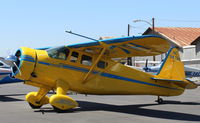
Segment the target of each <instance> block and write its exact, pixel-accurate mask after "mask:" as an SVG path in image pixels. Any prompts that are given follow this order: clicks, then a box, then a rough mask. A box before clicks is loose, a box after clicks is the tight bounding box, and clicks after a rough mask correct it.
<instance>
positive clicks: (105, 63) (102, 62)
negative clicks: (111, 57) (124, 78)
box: [97, 61, 108, 69]
mask: <svg viewBox="0 0 200 123" xmlns="http://www.w3.org/2000/svg"><path fill="white" fill-rule="evenodd" d="M107 66H108V63H107V62H104V61H99V62H98V63H97V67H98V68H103V69H104V68H106V67H107Z"/></svg>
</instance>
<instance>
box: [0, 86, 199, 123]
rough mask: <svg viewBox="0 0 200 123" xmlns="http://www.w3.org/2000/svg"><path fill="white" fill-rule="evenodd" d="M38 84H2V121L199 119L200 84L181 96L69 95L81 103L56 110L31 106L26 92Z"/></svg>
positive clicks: (184, 122)
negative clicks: (160, 100)
mask: <svg viewBox="0 0 200 123" xmlns="http://www.w3.org/2000/svg"><path fill="white" fill-rule="evenodd" d="M37 90H38V89H37V88H34V87H32V86H28V85H24V84H22V83H14V84H5V85H0V123H133V122H134V123H169V122H170V123H179V122H180V123H188V122H200V88H197V89H194V90H187V91H185V93H184V94H183V95H181V96H176V97H162V98H163V99H164V100H165V102H164V103H163V104H157V103H156V102H154V101H155V100H156V98H157V97H156V96H138V95H131V96H123V95H119V96H99V95H84V94H77V95H69V96H70V97H72V98H74V99H75V100H76V101H77V102H78V103H79V107H77V108H75V109H72V110H70V111H67V112H64V113H57V112H55V111H54V110H53V108H52V107H51V105H44V106H43V107H42V108H41V109H31V108H30V106H29V105H28V103H27V102H26V101H25V95H26V94H27V93H28V92H31V91H37Z"/></svg>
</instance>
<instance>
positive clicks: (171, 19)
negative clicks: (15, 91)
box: [0, 0, 200, 56]
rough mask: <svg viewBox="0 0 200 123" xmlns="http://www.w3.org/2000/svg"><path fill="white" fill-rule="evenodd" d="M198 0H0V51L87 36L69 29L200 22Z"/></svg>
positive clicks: (138, 29) (112, 32)
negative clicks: (78, 34)
mask: <svg viewBox="0 0 200 123" xmlns="http://www.w3.org/2000/svg"><path fill="white" fill-rule="evenodd" d="M199 5H200V1H199V0H167V1H161V0H98V1H97V0H4V1H3V0H1V1H0V42H1V46H0V56H6V55H7V54H9V53H14V52H15V50H17V49H18V48H19V47H21V46H26V47H31V48H38V47H48V46H59V45H67V44H72V43H78V42H84V41H87V40H85V39H82V38H79V37H76V36H73V35H70V34H67V33H65V30H72V31H73V32H76V33H80V34H83V35H86V36H89V37H92V38H96V39H98V38H99V37H100V36H116V37H118V36H122V35H124V36H125V35H127V24H131V26H132V28H131V35H140V34H141V33H142V32H144V30H145V29H147V28H148V27H149V25H148V24H146V23H144V22H137V23H134V22H132V21H133V20H136V19H142V20H146V21H149V22H151V18H152V17H154V18H155V26H159V27H199V28H200V16H199V15H200V13H199V12H200V8H199Z"/></svg>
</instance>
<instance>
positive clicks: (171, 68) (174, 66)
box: [155, 48, 185, 81]
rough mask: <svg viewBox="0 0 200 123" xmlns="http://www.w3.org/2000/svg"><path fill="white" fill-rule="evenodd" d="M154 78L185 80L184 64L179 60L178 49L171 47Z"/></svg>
mask: <svg viewBox="0 0 200 123" xmlns="http://www.w3.org/2000/svg"><path fill="white" fill-rule="evenodd" d="M155 78H158V79H167V80H169V79H170V80H178V81H179V80H180V81H183V80H185V72H184V64H183V63H182V62H181V60H180V55H179V51H178V49H176V48H171V49H170V50H169V51H168V54H167V56H166V58H165V60H164V62H163V63H162V65H161V67H160V70H159V71H158V73H157V75H156V76H155Z"/></svg>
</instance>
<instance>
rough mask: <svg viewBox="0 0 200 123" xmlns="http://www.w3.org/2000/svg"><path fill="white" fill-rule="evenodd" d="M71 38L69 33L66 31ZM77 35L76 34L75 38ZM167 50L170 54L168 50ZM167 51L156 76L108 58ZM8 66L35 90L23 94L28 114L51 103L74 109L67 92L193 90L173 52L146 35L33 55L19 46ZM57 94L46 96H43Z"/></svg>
mask: <svg viewBox="0 0 200 123" xmlns="http://www.w3.org/2000/svg"><path fill="white" fill-rule="evenodd" d="M69 33H72V32H69ZM76 35H79V34H76ZM168 50H169V51H168ZM167 51H168V56H167V57H166V58H165V60H164V62H163V63H162V67H161V68H160V70H159V72H158V74H157V75H152V74H150V73H146V72H143V71H139V70H137V69H134V68H130V67H127V66H125V65H123V64H121V63H120V62H116V61H113V60H112V58H126V57H133V56H154V55H159V54H163V53H165V52H167ZM14 57H15V58H13V60H11V61H10V62H13V64H16V66H15V65H13V66H12V70H13V71H12V73H13V76H14V77H15V78H18V79H21V80H24V83H25V84H28V85H31V86H35V87H38V88H39V90H38V92H30V93H28V94H27V95H26V101H27V102H28V103H29V105H30V106H31V107H32V108H33V109H37V108H40V107H41V106H43V105H45V104H51V105H52V107H53V109H54V110H55V111H57V112H62V111H66V110H69V109H73V108H76V107H78V103H77V102H76V101H75V100H74V99H73V98H71V97H69V96H67V95H66V94H67V92H68V91H69V90H71V91H75V92H78V93H82V94H96V95H155V96H157V97H158V99H157V102H158V103H162V102H163V99H162V98H160V96H178V95H181V94H182V93H183V92H184V90H185V89H194V88H197V87H198V85H197V84H195V83H194V82H192V81H189V80H187V79H185V73H184V66H183V63H182V62H181V61H180V56H179V53H178V50H177V49H176V48H170V45H169V43H168V41H167V40H166V39H164V38H162V37H160V36H155V35H145V36H131V37H121V38H113V39H105V40H93V41H90V42H86V43H78V44H72V45H67V46H60V47H52V48H48V49H46V50H44V49H43V50H37V49H32V48H28V47H21V48H19V50H17V51H16V53H15V55H14ZM50 90H55V92H56V94H53V95H52V96H50V97H48V96H47V93H48V92H49V91H50Z"/></svg>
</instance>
